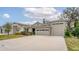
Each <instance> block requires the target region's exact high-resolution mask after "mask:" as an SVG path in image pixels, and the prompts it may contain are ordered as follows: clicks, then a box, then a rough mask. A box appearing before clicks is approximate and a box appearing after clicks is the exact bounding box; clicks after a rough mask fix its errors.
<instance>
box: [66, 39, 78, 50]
mask: <svg viewBox="0 0 79 59" xmlns="http://www.w3.org/2000/svg"><path fill="white" fill-rule="evenodd" d="M65 41H66V44H67V48H68V50H69V51H79V39H78V38H75V37H67V38H65Z"/></svg>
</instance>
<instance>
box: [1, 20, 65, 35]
mask: <svg viewBox="0 0 79 59" xmlns="http://www.w3.org/2000/svg"><path fill="white" fill-rule="evenodd" d="M11 26H12V30H11V32H10V34H15V33H17V32H22V31H24V29H26V31H27V32H32V33H33V34H34V35H50V36H64V30H65V27H66V21H64V20H56V21H51V22H45V21H43V23H40V22H36V23H35V24H33V25H25V24H20V23H13V24H12V25H11ZM4 29H5V28H3V27H0V34H4V33H5V31H4Z"/></svg>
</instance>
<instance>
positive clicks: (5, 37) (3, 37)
mask: <svg viewBox="0 0 79 59" xmlns="http://www.w3.org/2000/svg"><path fill="white" fill-rule="evenodd" d="M22 36H23V35H0V40H5V39H13V38H18V37H22Z"/></svg>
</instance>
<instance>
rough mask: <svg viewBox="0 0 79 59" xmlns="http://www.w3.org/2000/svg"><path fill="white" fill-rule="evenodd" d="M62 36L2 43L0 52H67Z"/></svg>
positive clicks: (29, 38) (24, 38)
mask: <svg viewBox="0 0 79 59" xmlns="http://www.w3.org/2000/svg"><path fill="white" fill-rule="evenodd" d="M66 50H67V48H66V44H65V39H64V37H62V36H25V37H21V38H16V39H10V40H9V39H8V40H2V41H0V51H66Z"/></svg>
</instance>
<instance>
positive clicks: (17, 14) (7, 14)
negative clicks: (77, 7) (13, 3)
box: [0, 7, 65, 26]
mask: <svg viewBox="0 0 79 59" xmlns="http://www.w3.org/2000/svg"><path fill="white" fill-rule="evenodd" d="M54 9H56V11H58V12H60V13H62V12H63V10H64V9H65V8H64V7H62V8H61V7H58V8H57V7H56V8H54ZM27 13H28V8H26V9H25V8H23V7H0V26H2V25H4V24H5V23H6V22H26V23H28V22H33V21H35V20H32V18H31V17H30V16H29V17H27V16H24V14H27Z"/></svg>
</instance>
